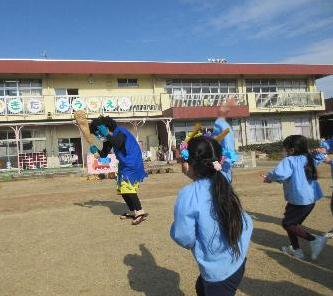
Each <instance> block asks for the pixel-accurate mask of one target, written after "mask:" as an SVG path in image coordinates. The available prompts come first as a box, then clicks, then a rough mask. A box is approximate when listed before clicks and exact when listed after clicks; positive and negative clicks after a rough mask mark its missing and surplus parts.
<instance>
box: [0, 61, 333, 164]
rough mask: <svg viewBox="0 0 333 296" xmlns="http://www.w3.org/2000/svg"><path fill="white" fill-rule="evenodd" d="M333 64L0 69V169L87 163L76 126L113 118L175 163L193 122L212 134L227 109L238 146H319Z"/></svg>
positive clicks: (48, 64)
mask: <svg viewBox="0 0 333 296" xmlns="http://www.w3.org/2000/svg"><path fill="white" fill-rule="evenodd" d="M332 74H333V66H332V65H290V64H288V65H284V64H228V63H211V62H207V63H206V62H205V63H186V62H180V63H171V62H170V63H168V62H114V61H69V60H67V61H65V60H4V59H3V60H0V169H9V168H17V167H19V168H24V169H25V168H27V169H32V168H39V167H46V166H47V167H59V166H72V165H80V164H84V162H85V159H86V157H87V151H88V146H87V143H85V142H84V141H82V140H81V138H80V132H79V130H78V128H77V127H76V126H75V124H74V121H73V119H74V118H73V112H74V111H75V110H85V111H86V112H87V114H88V117H89V118H90V119H91V118H94V117H97V116H99V115H100V114H103V115H109V116H111V117H113V118H115V119H116V120H117V121H118V123H119V124H120V125H124V126H125V127H127V128H129V129H130V130H131V131H132V132H133V134H134V135H135V136H136V137H137V139H138V141H139V143H140V145H141V147H142V150H143V152H144V155H150V157H151V158H154V151H156V149H157V147H158V146H161V145H163V146H164V147H167V150H168V152H169V155H171V148H172V146H173V145H178V144H179V143H180V141H182V140H183V139H184V138H185V136H186V134H187V133H188V132H190V131H191V129H192V127H193V125H194V124H195V123H196V122H201V123H202V124H203V126H204V127H206V128H207V129H211V128H212V125H213V122H214V120H215V119H216V117H217V111H218V108H219V106H220V105H222V104H224V103H226V102H228V100H233V101H234V102H236V106H234V107H233V108H232V110H231V112H230V114H229V117H230V118H229V120H230V122H231V124H232V127H233V129H234V131H235V137H236V144H237V146H241V145H248V144H257V143H265V142H274V141H279V140H281V139H283V138H285V137H286V136H287V135H289V134H295V133H297V134H302V135H304V136H307V137H312V138H315V139H318V138H319V137H320V134H319V120H318V117H319V115H318V114H319V113H320V112H321V111H323V110H324V109H325V104H324V95H323V93H322V92H320V91H319V90H318V89H317V87H316V79H319V78H322V77H325V76H328V75H332Z"/></svg>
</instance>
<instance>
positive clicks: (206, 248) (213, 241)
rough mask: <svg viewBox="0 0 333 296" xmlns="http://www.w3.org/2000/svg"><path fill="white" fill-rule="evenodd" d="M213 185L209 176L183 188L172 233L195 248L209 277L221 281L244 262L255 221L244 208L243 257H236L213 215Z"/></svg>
mask: <svg viewBox="0 0 333 296" xmlns="http://www.w3.org/2000/svg"><path fill="white" fill-rule="evenodd" d="M210 187H211V181H210V180H209V179H200V180H197V181H194V182H193V183H191V184H190V185H187V186H185V187H184V188H183V189H181V190H180V191H179V193H178V198H177V201H176V204H175V209H174V222H173V224H172V226H171V231H170V235H171V237H172V239H173V240H175V241H176V242H177V243H178V244H179V245H181V246H182V247H184V248H186V249H191V250H192V254H193V256H194V258H195V260H196V261H197V263H198V265H199V269H200V274H201V276H202V277H203V278H204V279H205V280H206V281H209V282H219V281H223V280H225V279H226V278H228V277H229V276H231V275H232V274H234V273H235V272H236V271H237V270H238V269H239V267H240V266H241V265H242V263H243V262H244V259H245V257H246V254H247V251H248V247H249V244H250V239H251V234H252V229H253V225H252V220H251V218H250V216H249V215H248V214H246V213H245V212H244V215H243V217H244V218H243V233H242V235H241V238H240V241H239V248H240V257H239V258H237V259H235V258H234V257H233V256H232V253H231V249H230V248H229V246H228V244H227V243H226V239H225V235H224V233H223V232H221V231H220V228H219V225H218V222H217V221H216V220H215V219H214V218H213V216H212V206H213V205H212V194H211V192H210Z"/></svg>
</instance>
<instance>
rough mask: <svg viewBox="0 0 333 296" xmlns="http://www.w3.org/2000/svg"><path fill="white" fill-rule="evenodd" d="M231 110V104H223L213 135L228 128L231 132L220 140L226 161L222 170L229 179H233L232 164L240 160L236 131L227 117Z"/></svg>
mask: <svg viewBox="0 0 333 296" xmlns="http://www.w3.org/2000/svg"><path fill="white" fill-rule="evenodd" d="M229 112H230V106H229V105H226V106H221V108H220V109H219V117H218V118H217V119H216V121H215V123H214V129H213V134H212V135H213V136H214V137H216V136H218V135H219V134H220V133H222V132H223V131H224V130H226V129H227V128H228V129H229V130H230V132H229V133H228V134H227V135H226V137H225V138H224V139H223V140H222V141H221V142H220V145H221V147H222V151H223V156H224V161H223V165H222V172H223V173H224V174H225V175H226V177H227V179H228V180H229V181H230V182H231V181H232V166H233V164H234V163H235V162H236V161H237V160H238V158H239V156H238V154H237V152H236V149H235V139H234V132H233V130H232V128H231V126H230V124H229V123H228V122H227V120H226V117H227V115H228V113H229Z"/></svg>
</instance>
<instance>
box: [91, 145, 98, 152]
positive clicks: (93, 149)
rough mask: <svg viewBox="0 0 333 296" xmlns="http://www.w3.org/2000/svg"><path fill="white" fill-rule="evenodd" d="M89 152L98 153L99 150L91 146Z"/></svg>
mask: <svg viewBox="0 0 333 296" xmlns="http://www.w3.org/2000/svg"><path fill="white" fill-rule="evenodd" d="M89 150H90V153H91V154H95V153H98V148H97V147H96V146H95V145H92V146H90V148H89Z"/></svg>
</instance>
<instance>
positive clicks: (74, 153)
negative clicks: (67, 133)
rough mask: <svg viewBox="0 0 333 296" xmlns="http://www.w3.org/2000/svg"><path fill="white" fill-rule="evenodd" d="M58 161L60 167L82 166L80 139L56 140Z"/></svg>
mask: <svg viewBox="0 0 333 296" xmlns="http://www.w3.org/2000/svg"><path fill="white" fill-rule="evenodd" d="M58 149H59V161H60V165H62V166H72V165H78V164H82V147H81V139H80V138H62V139H58Z"/></svg>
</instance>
